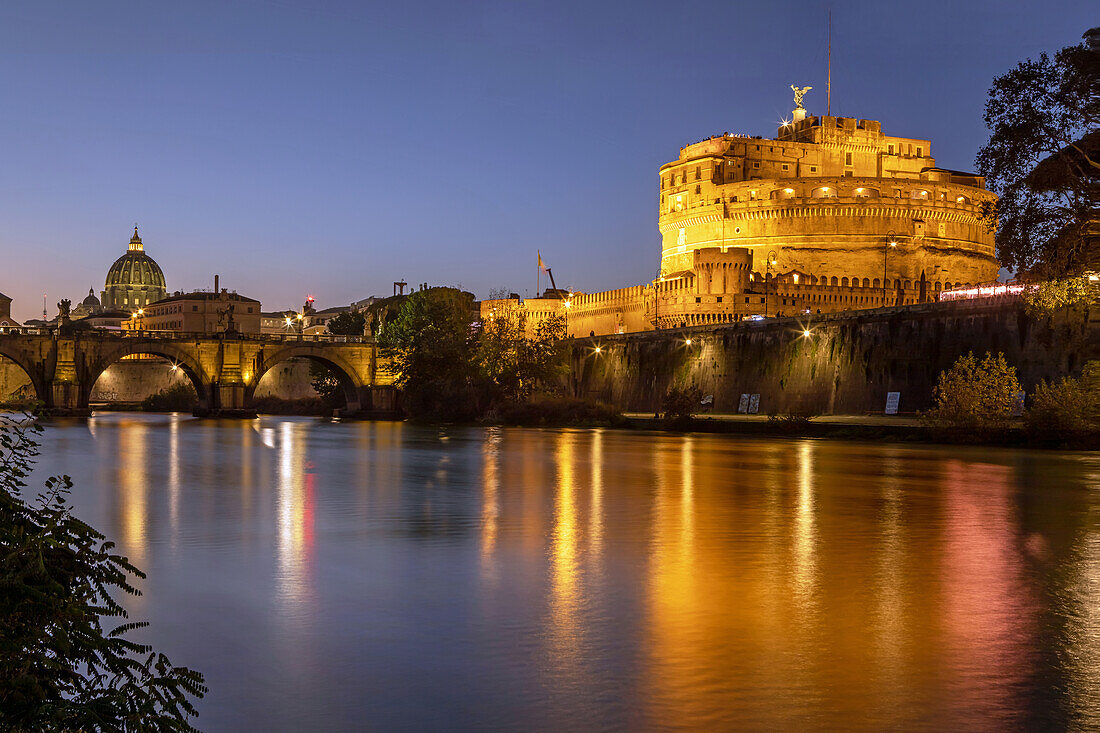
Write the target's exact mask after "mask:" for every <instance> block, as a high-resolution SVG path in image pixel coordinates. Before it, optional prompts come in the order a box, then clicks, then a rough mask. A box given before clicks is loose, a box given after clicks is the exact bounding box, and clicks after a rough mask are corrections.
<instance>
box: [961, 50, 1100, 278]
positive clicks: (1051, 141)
mask: <svg viewBox="0 0 1100 733" xmlns="http://www.w3.org/2000/svg"><path fill="white" fill-rule="evenodd" d="M1098 87H1100V53H1098V52H1097V51H1094V50H1091V49H1090V48H1089V47H1088V46H1087V45H1086V44H1084V43H1082V44H1079V45H1076V46H1068V47H1066V48H1063V49H1062V50H1060V51H1058V52H1057V53H1056V54H1055V55H1054V58H1053V59H1052V58H1050V57H1049V56H1047V54H1045V53H1044V54H1041V55H1040V56H1039V58H1038V60H1034V61H1033V60H1031V59H1028V60H1027V61H1024V62H1022V63H1020V64H1019V65H1017V66H1016V68H1015V69H1013V70H1011V71H1009V72H1008V73H1006V74H1004V75H1003V76H1000V77H997V78H996V79H994V81H993V86H992V87H991V88H990V90H989V98H988V100H987V102H986V107H985V123H986V126H987V127H988V128H989V130H990V137H989V142H988V143H987V144H986V145H985V147H983V148H982V149H981V150H980V151H979V152H978V158H977V166H978V170H979V171H980V172H981V173H982V175H984V176H985V177H986V182H987V184H988V186H989V188H990V190H992V191H993V192H994V193H996V194H997V195H998V196H999V197H1000V198H999V200H998V202H997V203H996V206H994V207H987V210H986V212H985V214H986V219H987V221H988V223H989V224H990V225H991V226H993V225H997V226H998V230H997V253H998V257H999V258H1000V261H1001V265H1002V266H1004V267H1007V268H1009V269H1012V270H1018V271H1025V270H1031V271H1033V272H1034V274H1035V275H1037V277H1036V279H1043V278H1050V277H1060V276H1063V275H1064V274H1067V273H1076V272H1080V271H1081V269H1082V268H1083V267H1084V265H1085V263H1086V261H1087V255H1088V251H1087V240H1086V238H1085V237H1084V231H1085V227H1086V223H1087V222H1088V220H1089V218H1090V215H1091V211H1092V209H1093V207H1094V206H1095V201H1096V200H1097V174H1098V172H1100V161H1097V159H1096V158H1095V157H1094V155H1095V149H1096V146H1095V135H1096V133H1095V132H1094V131H1095V130H1097V128H1098V127H1100V95H1097V94H1096V89H1097V88H1098ZM1090 133H1091V137H1092V138H1093V141H1092V143H1091V148H1090V143H1088V139H1087V137H1086V136H1089V134H1090Z"/></svg>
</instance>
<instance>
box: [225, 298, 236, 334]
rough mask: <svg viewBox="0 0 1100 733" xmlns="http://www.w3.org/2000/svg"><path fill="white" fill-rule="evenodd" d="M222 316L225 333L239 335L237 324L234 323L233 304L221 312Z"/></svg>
mask: <svg viewBox="0 0 1100 733" xmlns="http://www.w3.org/2000/svg"><path fill="white" fill-rule="evenodd" d="M221 316H222V317H223V320H224V321H225V332H226V333H228V334H235V333H237V324H236V323H234V322H233V303H229V305H227V306H226V307H225V310H223V311H222V312H221Z"/></svg>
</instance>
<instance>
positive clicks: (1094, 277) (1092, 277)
mask: <svg viewBox="0 0 1100 733" xmlns="http://www.w3.org/2000/svg"><path fill="white" fill-rule="evenodd" d="M1089 282H1090V283H1094V282H1100V275H1089Z"/></svg>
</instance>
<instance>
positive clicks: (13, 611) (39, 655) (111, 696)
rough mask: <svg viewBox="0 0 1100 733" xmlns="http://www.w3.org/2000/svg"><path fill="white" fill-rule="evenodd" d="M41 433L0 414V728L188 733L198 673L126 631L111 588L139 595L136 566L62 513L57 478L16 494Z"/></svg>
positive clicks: (63, 491)
mask: <svg viewBox="0 0 1100 733" xmlns="http://www.w3.org/2000/svg"><path fill="white" fill-rule="evenodd" d="M40 431H41V428H40V427H39V426H38V425H37V424H35V423H30V422H17V421H15V420H12V419H10V418H0V551H2V553H3V562H2V563H0V589H2V590H0V729H2V730H16V731H31V730H65V731H70V730H71V731H77V730H80V731H123V730H126V731H131V730H164V731H193V730H195V729H194V728H193V727H192V726H191V725H190V724H189V723H188V718H189V717H191V716H194V715H196V714H197V713H196V710H195V708H194V705H193V703H192V699H193V698H195V699H197V698H201V697H202V696H203V695H204V694H205V693H206V687H205V686H204V684H203V677H202V675H201V674H199V673H198V672H195V671H193V670H190V669H187V668H186V667H176V666H173V665H172V663H171V662H170V661H169V660H168V658H167V657H165V656H164V655H163V654H159V653H157V652H155V651H154V650H153V649H152V648H151V647H150V646H148V645H146V644H139V643H137V642H135V641H133V640H132V639H128V638H127V635H128V634H129V633H130V632H131V631H134V630H136V629H140V628H143V627H145V626H146V625H147V624H146V623H144V622H129V621H125V619H126V618H127V613H126V610H125V609H124V608H123V607H122V606H121V605H120V604H119V603H118V602H117V601H116V600H115V598H114V597H113V595H112V594H115V593H118V592H119V591H121V592H123V593H126V594H129V595H140V591H139V590H137V589H136V588H134V587H133V585H131V578H132V577H138V578H144V577H145V575H144V573H142V572H141V571H140V570H138V569H137V568H136V567H134V566H133V565H131V564H130V562H129V561H128V560H127V559H126V558H125V557H121V556H119V555H117V554H115V553H114V552H113V551H112V550H113V549H114V544H113V543H112V542H108V541H106V538H105V537H104V535H103V534H101V533H100V532H98V531H97V530H95V529H93V528H92V527H90V526H89V525H87V524H85V523H84V522H82V521H80V520H79V519H77V518H76V517H74V516H73V515H72V512H71V509H70V507H69V505H68V502H67V496H68V494H69V491H70V490H71V488H72V480H71V479H70V478H69V477H68V476H55V477H52V478H50V479H48V480H47V481H46V483H45V490H44V491H43V493H41V494H39V495H38V498H37V500H36V501H34V502H28V501H26V500H24V498H23V490H24V489H25V488H26V482H25V479H26V478H27V476H28V474H29V473H30V470H31V468H32V467H33V465H34V463H35V458H36V456H37V455H38V443H37V441H36V440H35V436H36V435H37V433H39V432H40ZM112 618H113V619H121V620H122V622H121V623H119V625H118V626H116V627H115V628H113V629H110V630H107V629H105V628H104V626H103V624H104V621H105V620H106V619H112Z"/></svg>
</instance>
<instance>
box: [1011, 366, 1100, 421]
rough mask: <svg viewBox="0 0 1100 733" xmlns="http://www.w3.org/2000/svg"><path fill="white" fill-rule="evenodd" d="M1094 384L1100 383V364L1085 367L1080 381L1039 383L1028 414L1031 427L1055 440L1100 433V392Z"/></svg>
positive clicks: (1070, 379)
mask: <svg viewBox="0 0 1100 733" xmlns="http://www.w3.org/2000/svg"><path fill="white" fill-rule="evenodd" d="M1095 384H1100V363H1098V362H1090V363H1088V364H1086V365H1085V368H1084V370H1083V373H1082V375H1081V379H1074V378H1073V377H1063V378H1062V381H1060V382H1047V381H1046V380H1043V381H1041V382H1039V384H1037V385H1036V386H1035V394H1034V395H1033V397H1032V401H1031V409H1030V410H1028V411H1027V425H1028V428H1029V429H1030V430H1031V431H1032V432H1033V433H1036V434H1039V435H1044V436H1049V437H1056V438H1057V437H1064V436H1067V435H1073V434H1074V433H1088V432H1096V431H1098V430H1100V390H1097V389H1096V387H1094V386H1092V385H1095Z"/></svg>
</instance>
